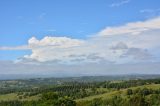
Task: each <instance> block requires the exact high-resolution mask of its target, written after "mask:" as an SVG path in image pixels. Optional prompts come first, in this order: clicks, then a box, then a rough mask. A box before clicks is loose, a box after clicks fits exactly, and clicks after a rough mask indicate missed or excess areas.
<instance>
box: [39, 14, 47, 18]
mask: <svg viewBox="0 0 160 106" xmlns="http://www.w3.org/2000/svg"><path fill="white" fill-rule="evenodd" d="M45 16H46V13H41V14H40V15H39V16H38V18H39V19H44V17H45Z"/></svg>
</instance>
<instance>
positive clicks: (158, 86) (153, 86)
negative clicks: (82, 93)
mask: <svg viewBox="0 0 160 106" xmlns="http://www.w3.org/2000/svg"><path fill="white" fill-rule="evenodd" d="M137 88H141V89H143V88H148V89H150V88H151V89H160V84H150V85H143V86H137V87H130V88H129V89H133V90H134V89H137ZM127 89H128V88H127ZM127 89H122V90H119V91H110V92H108V93H104V94H99V95H94V96H89V97H85V98H82V99H77V100H76V102H80V101H90V100H93V99H95V98H102V99H106V98H111V97H113V96H115V95H121V96H122V97H125V96H126V92H127Z"/></svg>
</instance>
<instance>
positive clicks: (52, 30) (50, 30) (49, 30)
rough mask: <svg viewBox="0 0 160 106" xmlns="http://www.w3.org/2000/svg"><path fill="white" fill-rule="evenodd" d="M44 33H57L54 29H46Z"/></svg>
mask: <svg viewBox="0 0 160 106" xmlns="http://www.w3.org/2000/svg"><path fill="white" fill-rule="evenodd" d="M45 31H47V32H55V31H57V30H56V29H47V30H45Z"/></svg>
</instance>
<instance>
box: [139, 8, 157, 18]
mask: <svg viewBox="0 0 160 106" xmlns="http://www.w3.org/2000/svg"><path fill="white" fill-rule="evenodd" d="M139 12H140V13H142V14H143V15H144V14H145V17H147V18H152V17H157V16H160V8H157V9H143V10H140V11H139Z"/></svg>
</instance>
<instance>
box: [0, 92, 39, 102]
mask: <svg viewBox="0 0 160 106" xmlns="http://www.w3.org/2000/svg"><path fill="white" fill-rule="evenodd" d="M39 98H40V97H39V95H36V96H30V97H26V98H22V99H19V98H18V96H17V94H16V93H10V94H4V95H0V101H9V100H21V101H24V100H27V101H31V100H38V99H39Z"/></svg>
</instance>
